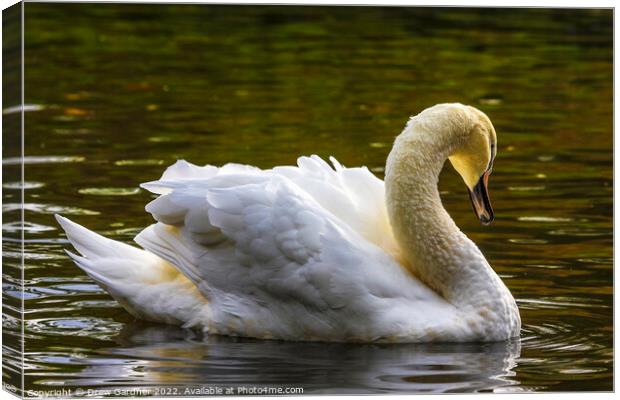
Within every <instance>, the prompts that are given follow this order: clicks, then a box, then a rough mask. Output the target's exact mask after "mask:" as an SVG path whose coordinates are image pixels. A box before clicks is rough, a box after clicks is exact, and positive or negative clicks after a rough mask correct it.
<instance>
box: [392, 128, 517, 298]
mask: <svg viewBox="0 0 620 400" xmlns="http://www.w3.org/2000/svg"><path fill="white" fill-rule="evenodd" d="M449 136H450V132H432V133H430V132H425V131H424V127H423V126H422V127H416V125H415V124H410V125H409V126H408V127H407V129H406V130H405V131H404V132H403V133H402V134H401V135H400V136H399V137H398V138H397V139H396V142H395V144H394V148H393V149H392V151H391V152H390V155H389V157H388V161H387V166H386V176H385V187H386V202H387V208H388V214H389V218H390V223H391V225H392V229H393V231H394V236H395V238H396V241H397V242H398V244H399V246H400V248H401V251H402V254H403V257H404V258H405V259H406V260H407V262H408V263H409V265H410V266H411V268H412V270H413V273H414V274H416V275H417V277H418V278H419V279H420V280H421V281H423V282H424V283H425V284H426V285H428V286H429V287H430V288H432V289H433V290H435V291H436V292H437V293H438V294H440V295H441V296H442V297H444V298H445V299H446V300H447V301H449V302H450V303H452V304H453V305H455V306H457V307H459V308H461V307H467V306H468V305H469V306H473V307H478V306H480V302H487V300H488V299H489V297H493V296H496V295H501V296H503V295H505V292H507V289H506V287H505V286H504V285H503V283H502V282H501V280H500V279H499V277H498V276H497V275H496V274H495V272H494V271H493V270H492V269H491V268H490V266H489V265H488V263H487V261H486V259H485V258H484V256H483V255H482V253H481V252H480V250H479V249H478V248H477V247H476V245H475V244H474V243H473V242H472V241H471V240H469V239H468V238H467V236H465V234H463V233H462V232H461V231H460V229H459V228H458V227H457V226H456V224H455V223H454V221H453V220H452V218H451V217H450V215H449V214H448V213H447V211H446V210H445V209H444V207H443V205H442V204H441V199H440V197H439V189H438V187H437V183H438V180H439V173H440V172H441V169H442V167H443V165H444V163H445V161H446V160H447V158H448V156H449V155H450V154H451V152H452V151H453V148H452V147H451V146H453V145H451V144H450V143H451V141H450V140H448V139H450V138H449ZM500 292H501V293H500ZM485 299H487V300H485Z"/></svg>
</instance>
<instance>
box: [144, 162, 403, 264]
mask: <svg viewBox="0 0 620 400" xmlns="http://www.w3.org/2000/svg"><path fill="white" fill-rule="evenodd" d="M331 161H332V163H333V166H334V167H333V168H332V167H330V166H329V165H328V164H327V163H326V162H325V161H323V160H322V159H321V158H320V157H318V156H316V155H313V156H311V157H300V158H299V159H298V160H297V163H298V166H297V167H295V166H286V167H276V168H274V169H273V170H264V171H263V170H260V169H258V168H255V167H251V166H246V165H239V164H226V165H225V166H223V167H221V168H216V167H213V166H210V165H207V166H204V167H198V166H195V165H193V164H190V163H188V162H186V161H183V160H181V161H178V162H177V163H175V164H174V165H172V166H170V167H169V168H168V169H167V170H166V171H165V172H164V174H163V175H162V177H161V179H160V180H158V181H153V182H148V183H145V184H143V185H142V187H143V188H145V189H147V190H149V191H151V192H153V193H156V194H160V195H161V196H160V197H159V198H157V199H156V200H154V201H152V202H151V203H149V204H148V205H147V207H146V210H147V211H148V212H149V213H151V214H152V215H153V217H154V218H155V219H156V220H157V221H159V222H163V223H165V224H170V225H183V226H184V227H185V228H187V230H188V231H189V232H191V233H192V235H193V237H194V240H196V241H198V242H200V241H203V244H207V245H208V244H215V243H219V242H220V241H221V240H222V237H221V235H218V229H216V228H214V226H213V224H212V223H211V220H210V217H209V216H208V213H207V212H206V211H207V209H206V207H207V203H206V202H205V201H204V198H205V196H206V195H207V191H209V196H210V199H211V201H217V199H218V197H221V200H220V201H219V203H218V204H220V205H221V204H222V202H227V201H232V200H233V199H232V198H231V197H230V193H231V192H222V190H223V189H226V188H232V187H241V186H243V189H242V191H243V192H245V193H244V195H246V197H247V198H248V200H249V201H255V202H257V204H268V203H269V201H268V200H267V199H265V198H263V199H262V200H261V197H264V196H267V194H268V192H269V191H266V190H265V188H266V187H267V182H268V181H269V180H272V179H274V177H282V178H285V181H286V182H287V183H292V184H294V185H295V186H297V188H298V189H300V190H301V191H302V192H305V193H306V194H308V195H309V197H310V198H311V199H312V200H313V201H315V202H316V203H317V204H318V205H319V206H320V208H322V210H324V211H326V212H329V213H331V214H332V215H333V216H334V217H335V218H337V219H338V220H340V221H341V222H342V223H343V224H345V225H347V226H349V227H350V228H352V229H353V230H354V231H356V232H357V233H358V234H360V235H361V236H362V237H363V238H364V239H366V240H368V241H369V242H371V243H373V244H375V245H377V246H379V247H381V248H383V249H384V250H385V251H387V252H388V253H390V254H391V255H393V256H395V257H396V258H399V257H398V246H397V245H396V241H395V240H394V236H393V234H392V230H391V227H390V223H389V219H388V216H387V210H386V208H385V193H384V186H383V181H381V180H380V179H378V178H377V177H375V176H374V175H373V174H372V173H371V172H370V171H368V169H367V168H366V167H361V168H345V167H343V166H342V165H341V164H340V163H339V162H338V161H336V159H334V158H333V157H332V158H331ZM272 186H273V185H272ZM209 188H211V189H210V190H209ZM227 193H228V194H227ZM272 195H273V193H272ZM261 202H262V203H261ZM215 214H217V212H216V213H215Z"/></svg>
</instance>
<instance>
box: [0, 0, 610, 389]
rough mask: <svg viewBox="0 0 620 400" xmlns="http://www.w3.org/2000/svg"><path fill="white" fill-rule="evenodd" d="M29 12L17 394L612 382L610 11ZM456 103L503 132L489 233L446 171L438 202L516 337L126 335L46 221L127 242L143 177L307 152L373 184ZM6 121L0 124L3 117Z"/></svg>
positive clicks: (12, 302) (80, 8) (9, 166)
mask: <svg viewBox="0 0 620 400" xmlns="http://www.w3.org/2000/svg"><path fill="white" fill-rule="evenodd" d="M25 8H26V43H25V56H26V87H25V99H26V103H27V105H28V106H27V107H26V108H25V111H26V113H25V130H26V133H27V135H26V142H25V145H26V158H25V164H26V166H25V168H26V175H25V182H24V185H23V192H24V198H25V204H24V213H25V218H26V223H25V226H24V229H25V238H26V244H25V264H26V270H25V292H24V294H23V296H24V301H25V315H26V322H25V326H24V329H25V334H26V342H25V350H26V354H25V372H26V376H25V382H26V385H27V388H31V389H36V390H51V389H57V388H63V387H64V388H73V389H77V388H81V389H83V390H87V389H89V388H90V389H114V388H128V389H131V388H155V387H161V386H162V385H168V386H170V387H176V388H183V387H186V386H193V385H196V384H201V385H203V384H204V385H212V386H218V385H219V386H221V387H237V386H243V385H247V386H252V385H257V386H261V385H262V386H289V387H302V388H303V389H304V392H305V393H380V392H401V393H417V392H470V391H496V392H522V391H566V390H587V391H599V390H611V389H612V360H613V348H612V344H613V328H612V327H613V325H612V305H613V301H612V290H613V287H612V276H613V272H612V261H613V260H612V201H613V200H612V190H613V181H612V161H613V160H612V12H611V11H610V10H545V9H535V10H528V9H502V10H493V9H452V8H442V9H433V8H418V9H414V8H409V9H407V8H372V7H363V8H352V7H323V8H318V7H231V6H220V7H214V6H208V7H207V6H196V5H194V6H181V5H175V6H165V5H118V4H114V5H113V4H107V5H104V4H88V5H67V4H41V3H27V4H26V6H25ZM450 101H459V102H463V103H468V104H471V105H475V106H477V107H479V108H480V109H482V110H483V111H485V112H486V113H487V114H488V115H489V116H490V118H491V120H492V121H493V122H494V125H495V127H496V130H497V132H498V140H499V148H498V156H497V159H496V162H495V166H494V169H493V175H492V177H491V182H490V188H491V198H492V201H493V204H494V208H495V211H496V221H495V222H494V223H493V224H492V225H491V226H488V227H484V226H480V225H479V224H478V222H477V220H476V219H475V217H474V216H473V214H472V211H471V207H470V204H469V200H468V198H467V193H466V189H465V187H464V185H463V183H462V182H461V181H460V178H459V177H458V176H457V175H456V174H455V173H454V171H453V170H452V168H451V167H449V166H447V167H446V168H445V170H444V172H443V173H442V176H441V180H440V190H441V192H442V196H443V201H444V205H445V206H446V208H447V209H448V210H449V212H450V213H451V215H452V216H453V218H454V219H455V221H456V222H457V224H458V225H459V226H460V227H461V228H462V229H463V231H465V232H466V233H467V234H468V235H469V236H470V237H471V238H472V239H473V240H474V241H475V242H476V243H477V244H478V245H479V246H480V248H481V249H482V250H483V252H484V253H485V254H486V256H487V258H488V259H489V261H490V263H491V265H493V266H494V268H495V270H496V271H497V272H498V273H499V274H500V276H501V277H502V278H503V280H504V282H505V283H506V285H507V286H508V287H509V288H510V289H511V291H512V292H513V294H514V295H515V297H516V299H517V303H518V305H519V308H520V310H521V316H522V320H523V330H522V334H521V338H520V339H519V340H514V341H511V342H506V343H494V344H458V345H457V344H430V345H419V344H418V345H416V344H412V345H345V344H317V343H286V342H278V341H258V340H250V339H231V338H222V337H208V338H205V337H202V336H201V335H200V334H199V333H196V332H191V331H185V330H182V329H179V328H173V327H166V326H161V325H155V324H147V323H143V322H139V321H135V320H134V319H133V318H132V317H131V316H130V315H129V314H127V313H126V312H125V311H123V309H122V308H121V307H120V306H119V305H118V304H117V303H116V302H115V301H114V300H112V298H111V297H110V296H108V295H107V294H106V293H105V292H104V291H103V290H102V289H100V288H99V287H98V286H97V285H95V284H94V283H93V282H92V281H91V280H90V279H89V278H88V277H87V276H85V275H84V273H82V272H81V271H80V270H79V269H78V268H77V267H76V266H74V265H73V263H72V262H71V261H70V260H69V259H68V258H67V256H66V255H65V254H64V252H63V249H65V248H70V246H69V245H68V242H67V241H66V238H65V236H64V234H63V233H62V232H61V231H60V230H59V227H58V226H57V225H56V223H55V221H54V220H53V214H54V213H60V214H62V215H65V216H67V217H69V218H71V219H73V220H75V221H76V222H79V223H80V224H83V225H85V226H87V227H89V228H91V229H93V230H95V231H97V232H99V233H102V234H104V235H106V236H108V237H111V238H113V239H116V240H120V241H123V242H131V240H132V238H133V236H134V235H135V234H136V233H137V232H139V231H140V230H141V229H142V228H143V227H145V226H147V225H148V224H150V223H151V222H152V220H151V217H150V216H149V215H148V214H147V213H145V212H144V205H145V204H146V203H147V202H148V201H149V200H150V199H152V195H151V194H149V193H147V192H145V191H144V190H141V189H139V187H138V185H139V183H141V182H145V181H149V180H153V179H156V178H158V177H159V176H160V174H161V172H162V171H163V169H164V168H165V167H166V166H167V165H169V164H172V163H173V162H174V161H175V160H176V159H179V158H185V159H187V160H189V161H192V162H194V163H197V164H207V163H209V164H215V165H219V164H222V163H225V162H229V161H235V162H241V163H247V164H253V165H257V166H259V167H271V166H274V165H282V164H291V163H294V162H295V159H296V157H297V156H298V155H302V154H312V153H315V154H318V155H320V156H323V157H327V156H329V155H333V156H335V157H337V158H338V159H339V160H340V161H341V162H342V163H343V164H345V165H347V166H355V165H367V166H368V167H369V168H370V169H371V170H372V171H373V172H374V173H375V174H376V175H377V176H379V177H383V167H384V163H385V158H386V156H387V154H388V152H389V150H390V146H391V142H392V140H393V138H394V136H395V135H397V134H398V133H399V132H400V130H401V129H402V128H403V126H404V123H405V122H406V120H407V118H408V117H409V115H412V114H416V113H417V112H419V111H421V110H422V109H424V108H426V107H428V106H430V105H433V104H436V103H440V102H450ZM11 106H14V105H13V104H8V105H6V107H5V115H4V118H5V119H6V120H7V121H9V122H11V121H17V120H15V119H16V118H19V114H18V113H15V109H11V108H10V107H11ZM16 143H17V142H16ZM14 144H15V143H14ZM9 156H10V157H9ZM5 157H7V159H5V164H4V165H3V167H4V171H5V172H4V174H5V175H4V176H5V181H4V182H3V196H4V204H3V207H4V209H3V211H4V226H3V232H4V237H5V239H6V240H7V241H6V242H5V243H4V247H3V257H4V261H3V267H4V276H3V277H4V281H3V284H4V289H5V291H4V296H5V309H4V315H3V321H4V338H5V344H6V343H9V345H5V349H4V350H5V354H4V357H5V366H4V374H5V375H4V376H5V380H8V381H9V382H12V381H11V379H13V378H12V377H11V373H12V371H14V370H15V368H17V367H18V364H19V356H18V355H17V353H15V352H14V349H13V348H12V347H11V343H13V344H15V343H16V342H15V341H16V340H17V337H18V335H19V331H20V323H19V321H18V320H17V319H16V317H17V316H18V315H19V314H18V313H17V311H18V310H19V306H18V305H19V299H20V292H19V281H18V280H17V278H16V277H18V276H19V273H18V272H19V251H20V247H19V243H18V240H17V239H18V238H19V228H20V226H19V223H17V222H14V221H18V218H19V214H20V212H21V210H20V206H19V198H20V191H21V189H22V185H21V183H20V182H19V181H15V180H11V179H10V177H11V176H15V173H17V172H18V169H19V159H16V158H15V157H13V156H12V155H11V154H5ZM11 157H13V158H11ZM11 174H13V175H11ZM7 176H8V177H9V179H7V178H6V177H7ZM181 394H182V393H181Z"/></svg>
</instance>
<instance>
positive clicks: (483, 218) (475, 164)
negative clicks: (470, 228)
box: [448, 104, 497, 225]
mask: <svg viewBox="0 0 620 400" xmlns="http://www.w3.org/2000/svg"><path fill="white" fill-rule="evenodd" d="M453 112H455V113H458V117H457V118H455V120H456V121H462V123H461V124H457V126H456V128H457V129H454V130H453V132H454V134H455V135H456V136H457V138H458V139H456V140H455V142H456V143H457V144H456V145H455V148H454V150H453V151H452V153H451V154H450V156H449V157H448V159H449V160H450V162H451V163H452V166H453V167H454V169H455V170H456V171H457V172H458V173H459V175H461V177H462V178H463V181H464V182H465V184H466V185H467V189H468V190H469V197H470V199H471V203H472V206H473V208H474V212H475V213H476V216H477V217H478V219H479V220H480V222H482V223H483V224H485V225H486V224H489V223H491V221H493V208H491V202H490V200H489V193H488V182H489V175H490V174H491V170H492V168H493V160H494V159H495V154H496V151H497V136H496V134H495V128H493V124H491V120H489V118H488V117H487V116H486V115H485V114H484V113H483V112H482V111H480V110H478V109H477V108H474V107H471V106H463V105H460V104H459V105H458V106H457V107H456V108H455V109H454V111H453Z"/></svg>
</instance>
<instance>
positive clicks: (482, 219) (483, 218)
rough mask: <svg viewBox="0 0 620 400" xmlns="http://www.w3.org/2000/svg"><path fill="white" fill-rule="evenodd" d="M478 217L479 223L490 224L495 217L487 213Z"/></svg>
mask: <svg viewBox="0 0 620 400" xmlns="http://www.w3.org/2000/svg"><path fill="white" fill-rule="evenodd" d="M479 219H480V223H481V224H482V225H490V224H491V222H493V220H494V219H495V217H494V216H493V215H490V216H489V215H481V216H480V217H479Z"/></svg>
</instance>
